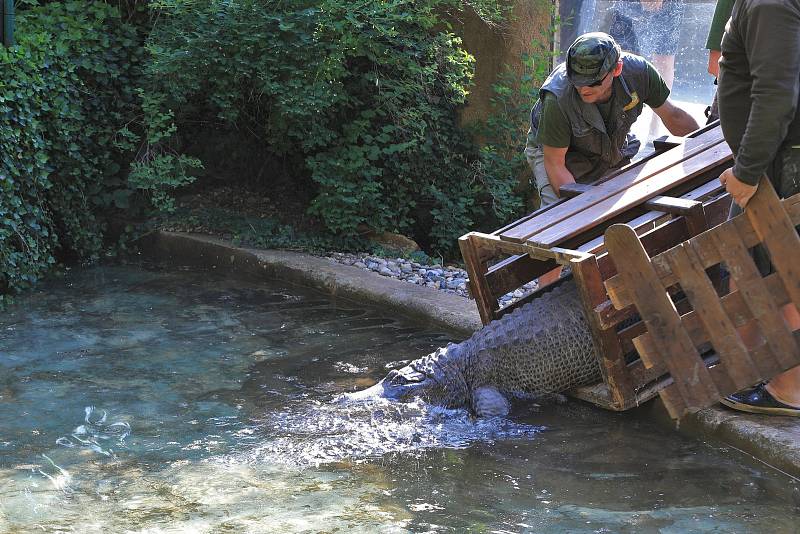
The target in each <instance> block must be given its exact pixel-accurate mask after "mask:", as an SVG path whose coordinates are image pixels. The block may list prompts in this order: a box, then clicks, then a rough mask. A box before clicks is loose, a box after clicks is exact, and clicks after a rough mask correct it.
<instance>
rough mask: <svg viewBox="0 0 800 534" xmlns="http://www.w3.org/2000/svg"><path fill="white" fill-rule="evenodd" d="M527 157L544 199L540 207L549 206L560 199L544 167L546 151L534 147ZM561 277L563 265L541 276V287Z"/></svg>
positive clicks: (528, 151) (540, 194) (527, 153)
mask: <svg viewBox="0 0 800 534" xmlns="http://www.w3.org/2000/svg"><path fill="white" fill-rule="evenodd" d="M525 157H526V159H527V160H528V164H529V165H530V167H531V170H533V180H534V186H535V187H536V190H537V191H539V198H540V199H541V200H542V203H541V205H540V206H539V208H543V207H545V206H549V205H550V204H553V203H555V202H556V201H557V200H558V197H557V196H556V193H555V191H554V190H553V186H552V185H550V180H548V179H547V171H546V170H545V168H544V152H543V151H542V149H541V147H538V146H537V147H532V148H529V149H526V150H525ZM560 277H561V267H558V268H556V269H553V270H552V271H550V272H548V273H545V274H543V275H542V276H540V277H539V287H544V286H547V285H550V284H552V283H553V282H555V281H556V280H558V279H559V278H560Z"/></svg>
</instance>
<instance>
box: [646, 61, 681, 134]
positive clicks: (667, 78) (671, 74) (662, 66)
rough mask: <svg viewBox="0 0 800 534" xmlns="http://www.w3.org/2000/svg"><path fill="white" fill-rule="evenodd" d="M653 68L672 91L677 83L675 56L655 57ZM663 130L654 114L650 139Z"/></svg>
mask: <svg viewBox="0 0 800 534" xmlns="http://www.w3.org/2000/svg"><path fill="white" fill-rule="evenodd" d="M653 66H654V67H655V68H656V70H657V71H658V73H659V74H661V78H662V79H663V80H664V83H666V84H667V87H669V90H670V91H672V83H673V82H674V81H675V56H674V55H660V54H654V55H653ZM660 128H661V119H659V118H658V116H657V115H656V114H655V113H653V117H652V118H651V119H650V132H649V136H650V139H655V138H656V137H658V134H659V129H660Z"/></svg>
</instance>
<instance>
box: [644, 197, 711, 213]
mask: <svg viewBox="0 0 800 534" xmlns="http://www.w3.org/2000/svg"><path fill="white" fill-rule="evenodd" d="M644 205H645V207H647V209H651V210H654V211H663V212H664V213H669V214H671V215H687V214H691V213H694V212H695V211H697V209H698V207H702V205H703V203H702V202H698V201H697V200H689V199H685V198H676V197H668V196H657V197H653V198H651V199H650V200H648V201H647V202H645V203H644Z"/></svg>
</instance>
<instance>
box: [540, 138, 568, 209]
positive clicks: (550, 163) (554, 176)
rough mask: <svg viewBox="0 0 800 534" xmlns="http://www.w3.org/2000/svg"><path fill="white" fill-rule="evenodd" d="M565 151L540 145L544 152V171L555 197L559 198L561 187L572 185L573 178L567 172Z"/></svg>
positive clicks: (564, 149)
mask: <svg viewBox="0 0 800 534" xmlns="http://www.w3.org/2000/svg"><path fill="white" fill-rule="evenodd" d="M567 149H568V147H565V148H556V147H552V146H547V145H542V152H544V169H545V170H546V171H547V179H548V181H549V182H550V185H551V186H552V187H553V191H554V192H555V194H556V196H559V197H560V196H561V186H562V185H564V184H574V183H575V177H574V176H572V173H571V172H569V169H567V165H566V157H567Z"/></svg>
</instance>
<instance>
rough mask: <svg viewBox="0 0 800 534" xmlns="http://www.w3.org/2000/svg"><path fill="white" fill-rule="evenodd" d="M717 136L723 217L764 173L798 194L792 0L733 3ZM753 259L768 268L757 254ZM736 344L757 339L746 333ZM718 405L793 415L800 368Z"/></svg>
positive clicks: (799, 408)
mask: <svg viewBox="0 0 800 534" xmlns="http://www.w3.org/2000/svg"><path fill="white" fill-rule="evenodd" d="M717 91H718V92H717V94H718V104H719V118H720V125H721V126H722V133H723V135H724V136H725V140H726V141H727V142H728V144H729V145H730V147H731V149H732V150H733V153H734V165H733V167H732V168H731V169H728V170H726V171H725V172H724V173H722V175H721V176H720V177H719V179H720V181H721V182H722V184H723V185H724V186H725V189H727V191H728V192H729V193H730V194H731V197H732V198H733V201H734V202H735V204H736V205H734V206H733V207H732V209H731V216H734V215H737V214H739V213H741V212H742V211H743V210H744V209H745V207H746V206H747V203H748V202H749V200H750V199H751V198H752V197H753V195H754V194H755V192H756V189H758V184H759V182H760V181H761V180H762V179H763V178H762V176H764V175H766V176H767V177H768V178H769V180H770V182H771V183H772V185H773V186H774V187H775V190H776V191H777V192H778V195H779V196H781V197H787V196H791V195H793V194H795V193H798V192H800V113H798V105H800V0H737V1H736V3H735V4H734V6H733V12H732V13H731V19H730V22H728V25H727V27H726V29H725V34H724V35H723V37H722V59H721V60H720V69H719V88H718V90H717ZM754 259H755V261H756V264H757V265H758V267H759V270H760V271H761V274H762V275H765V274H768V273H769V272H770V270H771V265H770V263H769V258H767V257H766V254H765V252H764V250H763V249H760V250H759V249H757V250H756V253H755V258H754ZM782 311H783V317H784V320H785V321H786V323H787V324H788V325H789V327H790V328H791V329H792V330H797V329H798V328H800V314H798V311H797V308H796V307H795V306H794V305H793V304H788V305H786V306H784V308H783V310H782ZM740 336H741V337H742V341H743V342H744V343H745V344H746V345H748V346H755V345H756V344H757V343H758V342H759V341H760V340H759V339H757V338H756V337H755V332H754V331H753V330H752V329H742V330H740ZM722 402H723V404H725V405H727V406H730V407H732V408H735V409H738V410H743V411H747V412H752V413H766V414H776V415H795V416H800V367H795V368H793V369H790V370H788V371H786V372H785V373H782V374H780V375H778V376H776V377H775V378H773V379H772V380H770V382H769V383H768V384H766V385H759V386H757V387H755V388H752V389H748V390H744V391H740V392H739V393H735V394H733V395H730V396H729V397H727V398H725V399H723V401H722Z"/></svg>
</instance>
